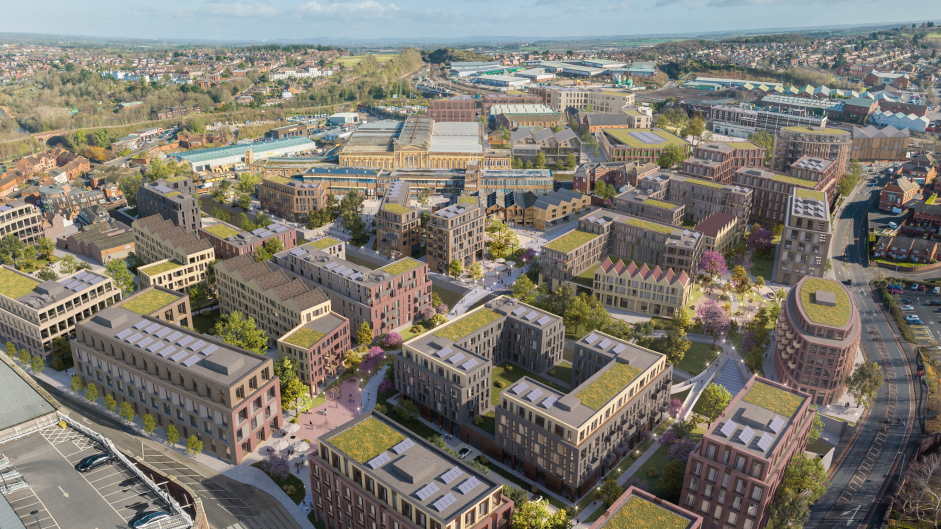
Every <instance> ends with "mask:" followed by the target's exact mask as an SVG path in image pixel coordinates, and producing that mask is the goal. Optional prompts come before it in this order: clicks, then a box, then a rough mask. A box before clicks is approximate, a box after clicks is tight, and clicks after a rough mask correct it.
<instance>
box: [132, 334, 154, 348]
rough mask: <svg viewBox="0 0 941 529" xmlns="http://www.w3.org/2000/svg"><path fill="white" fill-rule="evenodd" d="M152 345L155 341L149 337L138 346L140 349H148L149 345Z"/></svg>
mask: <svg viewBox="0 0 941 529" xmlns="http://www.w3.org/2000/svg"><path fill="white" fill-rule="evenodd" d="M152 343H154V339H153V338H150V337H149V336H148V337H147V338H144V339H143V340H141V341H139V342H137V344H136V345H137V347H140V348H141V349H143V348H144V347H147V346H148V345H150V344H152Z"/></svg>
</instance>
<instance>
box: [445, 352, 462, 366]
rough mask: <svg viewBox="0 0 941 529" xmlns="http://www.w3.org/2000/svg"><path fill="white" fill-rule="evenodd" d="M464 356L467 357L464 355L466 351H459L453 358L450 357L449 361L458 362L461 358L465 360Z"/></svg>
mask: <svg viewBox="0 0 941 529" xmlns="http://www.w3.org/2000/svg"><path fill="white" fill-rule="evenodd" d="M464 358H466V357H465V356H464V353H458V354H456V355H454V356H452V357H451V358H448V362H449V363H452V364H456V363H458V362H460V361H461V360H464Z"/></svg>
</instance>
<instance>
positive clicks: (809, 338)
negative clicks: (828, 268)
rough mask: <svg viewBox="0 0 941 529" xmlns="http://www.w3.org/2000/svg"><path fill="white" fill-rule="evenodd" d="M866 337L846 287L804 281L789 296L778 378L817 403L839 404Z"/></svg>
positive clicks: (780, 327)
mask: <svg viewBox="0 0 941 529" xmlns="http://www.w3.org/2000/svg"><path fill="white" fill-rule="evenodd" d="M861 333H862V331H861V329H860V319H859V311H858V310H857V308H856V304H855V303H854V302H853V297H852V296H850V294H849V291H847V290H846V287H844V286H843V285H842V284H840V283H839V282H837V281H833V280H832V279H822V278H819V277H804V278H803V279H801V280H800V282H798V283H797V285H795V286H794V287H793V288H791V290H790V291H789V292H788V295H787V300H786V301H785V303H784V305H783V306H782V307H781V313H780V315H779V316H778V322H777V328H776V333H775V334H776V336H777V344H778V345H777V350H776V351H774V366H775V370H776V372H777V373H778V377H780V378H781V380H782V381H783V382H784V383H785V384H787V386H788V387H792V388H800V390H801V391H803V392H805V393H808V394H810V398H811V400H812V401H813V402H814V403H815V404H819V405H822V406H828V405H830V404H834V403H836V402H837V401H838V400H839V399H840V397H842V396H843V392H844V391H845V389H846V379H847V378H849V376H850V374H851V373H852V371H853V362H854V359H855V358H856V350H857V349H858V348H859V340H860V336H861Z"/></svg>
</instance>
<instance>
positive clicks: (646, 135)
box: [628, 131, 664, 145]
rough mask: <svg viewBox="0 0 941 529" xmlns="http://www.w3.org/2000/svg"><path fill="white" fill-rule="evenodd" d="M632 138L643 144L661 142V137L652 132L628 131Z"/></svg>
mask: <svg viewBox="0 0 941 529" xmlns="http://www.w3.org/2000/svg"><path fill="white" fill-rule="evenodd" d="M628 134H630V135H631V137H632V138H634V139H635V140H637V141H639V142H641V143H643V144H644V145H655V144H657V143H663V141H664V140H663V138H661V137H660V136H657V135H656V134H654V133H653V132H637V131H632V132H628Z"/></svg>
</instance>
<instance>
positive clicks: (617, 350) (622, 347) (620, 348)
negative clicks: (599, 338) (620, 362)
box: [611, 343, 627, 355]
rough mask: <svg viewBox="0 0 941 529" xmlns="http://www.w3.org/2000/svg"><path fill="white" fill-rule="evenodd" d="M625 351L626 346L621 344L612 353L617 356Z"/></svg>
mask: <svg viewBox="0 0 941 529" xmlns="http://www.w3.org/2000/svg"><path fill="white" fill-rule="evenodd" d="M625 349H627V346H626V345H624V344H622V343H619V344H618V345H617V347H615V348H614V349H612V350H611V352H613V353H614V354H616V355H617V354H621V351H623V350H625Z"/></svg>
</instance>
